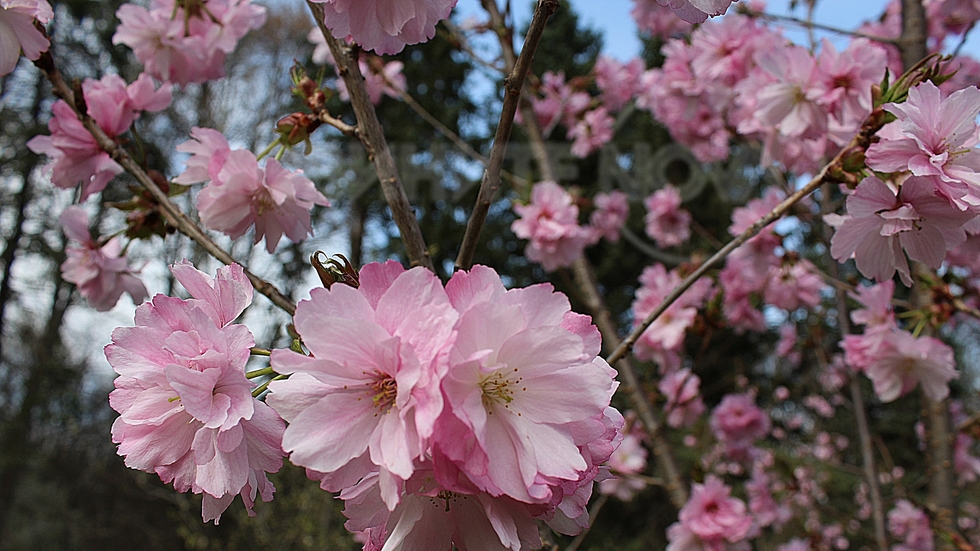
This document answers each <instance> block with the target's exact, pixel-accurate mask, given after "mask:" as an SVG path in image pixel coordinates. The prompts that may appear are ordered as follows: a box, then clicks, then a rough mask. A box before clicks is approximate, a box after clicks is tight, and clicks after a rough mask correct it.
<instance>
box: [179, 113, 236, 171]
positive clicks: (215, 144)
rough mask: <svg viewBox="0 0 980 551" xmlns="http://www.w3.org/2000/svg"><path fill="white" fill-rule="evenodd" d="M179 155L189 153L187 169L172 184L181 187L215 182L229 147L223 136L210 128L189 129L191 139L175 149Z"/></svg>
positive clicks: (229, 149) (229, 151)
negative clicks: (180, 185) (209, 181)
mask: <svg viewBox="0 0 980 551" xmlns="http://www.w3.org/2000/svg"><path fill="white" fill-rule="evenodd" d="M176 149H177V151H180V152H181V153H190V154H191V156H190V158H189V159H187V161H186V165H187V167H186V168H185V169H184V171H183V172H181V173H180V175H179V176H177V177H176V178H174V182H176V183H178V184H182V185H190V184H199V183H201V182H207V181H208V180H212V181H217V180H218V175H219V174H220V173H221V169H222V168H224V166H225V161H227V160H228V155H229V154H230V153H231V146H230V145H229V144H228V140H227V138H225V136H224V134H222V133H221V132H218V131H217V130H213V129H211V128H198V127H196V126H195V127H193V128H191V139H190V140H187V141H186V142H184V143H181V144H179V145H178V146H177V147H176Z"/></svg>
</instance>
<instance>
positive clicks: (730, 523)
mask: <svg viewBox="0 0 980 551" xmlns="http://www.w3.org/2000/svg"><path fill="white" fill-rule="evenodd" d="M731 492H732V490H731V488H729V487H728V486H726V485H725V483H724V482H723V481H722V480H721V479H720V478H718V477H716V476H713V475H712V476H708V478H706V479H705V481H704V483H703V484H694V485H693V487H692V489H691V498H690V500H688V502H687V503H686V504H685V505H684V507H683V508H681V511H680V514H679V519H678V522H675V523H674V524H671V525H670V527H668V528H667V540H668V541H669V544H668V545H667V551H728V550H732V551H734V550H735V549H743V547H742V546H741V545H738V544H741V543H743V542H744V541H745V539H746V537H747V536H748V534H749V530H750V529H751V528H752V517H751V516H750V515H749V512H748V508H747V507H746V506H745V502H744V501H742V500H741V499H738V498H736V497H731ZM744 548H745V549H747V547H744Z"/></svg>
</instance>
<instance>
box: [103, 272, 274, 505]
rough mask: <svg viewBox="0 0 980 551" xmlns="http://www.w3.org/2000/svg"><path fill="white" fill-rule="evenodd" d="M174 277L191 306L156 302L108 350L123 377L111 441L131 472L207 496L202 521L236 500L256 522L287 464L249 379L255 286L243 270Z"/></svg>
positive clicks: (165, 299)
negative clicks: (246, 321) (242, 319)
mask: <svg viewBox="0 0 980 551" xmlns="http://www.w3.org/2000/svg"><path fill="white" fill-rule="evenodd" d="M171 270H172V271H173V274H174V277H176V278H177V281H179V282H180V283H181V284H182V285H183V286H184V288H186V289H187V291H188V292H189V293H190V294H191V296H192V297H193V298H192V299H189V300H185V299H179V298H174V297H169V296H166V295H156V296H155V297H153V300H152V301H150V302H146V303H143V304H142V305H141V306H140V307H139V308H137V309H136V326H135V327H120V328H117V329H116V330H115V331H113V333H112V343H111V344H109V345H108V346H106V348H105V354H106V358H107V359H108V360H109V365H111V366H112V368H113V369H114V370H115V371H116V373H117V374H118V375H119V377H117V378H116V380H115V387H116V388H115V390H113V391H112V393H111V394H110V395H109V405H111V406H112V408H113V409H114V410H116V411H117V412H118V413H119V414H120V416H119V417H118V418H117V419H116V421H115V422H114V423H113V425H112V440H113V442H115V443H117V444H119V449H118V451H119V454H120V455H123V456H125V457H126V465H127V466H128V467H131V468H134V469H139V470H143V471H147V472H153V473H156V474H158V475H159V476H160V478H161V479H162V480H163V481H164V482H166V483H171V482H172V483H173V485H174V488H175V489H176V490H177V491H179V492H186V491H188V490H190V491H192V492H193V493H195V494H203V495H204V501H203V505H202V507H203V510H202V512H203V517H204V520H205V521H209V520H215V522H217V521H218V519H219V518H220V517H221V513H222V512H223V511H224V510H225V509H227V508H228V506H229V505H230V504H231V502H232V500H234V498H235V496H236V495H240V496H241V497H242V501H243V502H244V504H245V507H246V509H247V510H248V512H249V514H254V513H253V512H252V506H253V504H254V502H255V497H256V495H257V494H258V495H261V497H262V499H263V500H264V501H269V500H271V499H272V494H273V492H274V491H275V488H274V487H273V485H272V483H271V482H269V479H268V477H267V476H266V473H270V472H276V471H278V470H279V468H280V467H281V466H282V457H283V453H282V450H281V445H280V443H281V442H282V433H283V429H284V424H283V422H282V419H280V418H279V416H278V415H277V414H276V413H275V412H274V411H273V410H272V409H271V408H270V407H269V406H267V405H266V404H265V403H263V402H261V401H259V400H256V399H255V398H253V396H252V390H253V389H254V388H255V384H254V383H252V382H251V381H250V380H249V379H248V378H247V377H246V375H245V364H246V362H247V361H248V358H249V355H250V348H251V346H252V345H253V344H254V339H253V337H252V333H251V332H250V331H249V330H248V328H247V327H245V326H244V325H240V324H236V323H234V320H235V318H237V317H238V316H239V314H241V313H242V311H244V309H245V308H246V307H248V305H249V304H251V302H252V284H251V283H250V282H249V281H248V279H247V278H246V277H245V274H244V272H243V270H242V268H241V266H238V265H231V266H227V267H224V268H219V269H218V273H217V275H216V276H215V277H214V278H211V277H210V276H208V275H207V274H204V273H202V272H200V271H198V270H196V269H195V268H194V267H193V266H191V265H190V263H187V262H181V263H178V264H175V265H174V266H173V267H172V268H171Z"/></svg>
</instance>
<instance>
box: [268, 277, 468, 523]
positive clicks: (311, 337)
mask: <svg viewBox="0 0 980 551" xmlns="http://www.w3.org/2000/svg"><path fill="white" fill-rule="evenodd" d="M458 317H459V314H458V313H457V312H456V310H454V309H453V306H452V305H451V304H450V302H449V297H448V296H447V295H446V292H445V290H443V287H442V284H441V283H440V282H439V279H438V278H437V277H436V276H435V275H434V274H433V273H432V272H430V271H428V270H425V269H424V268H416V269H414V270H409V271H405V270H404V268H402V267H401V265H399V264H398V263H396V262H393V261H389V262H387V263H385V264H369V265H367V266H365V267H364V268H363V269H362V270H361V274H360V287H358V288H357V289H355V288H353V287H349V286H347V285H334V286H332V287H331V288H330V289H323V288H321V289H314V290H313V292H312V294H311V297H310V300H307V301H302V302H300V303H299V305H298V306H297V309H296V315H295V317H294V320H295V326H296V330H297V332H298V333H299V334H300V335H301V336H302V338H303V342H304V344H305V345H306V346H307V347H308V348H309V349H310V352H311V353H312V356H304V355H301V354H297V353H295V352H292V351H289V350H276V351H274V352H273V354H272V366H273V367H274V368H275V369H276V371H277V372H279V373H288V374H291V375H292V376H291V377H290V378H289V379H287V380H284V381H274V382H273V383H272V384H270V385H269V388H270V390H271V391H272V393H271V394H270V395H269V397H268V398H267V401H268V403H269V404H270V405H271V406H273V407H274V408H275V409H276V411H278V412H279V413H280V415H282V416H283V417H284V418H285V419H286V420H287V421H289V427H288V428H287V429H286V433H285V435H284V438H283V442H282V447H283V449H284V450H286V451H287V452H289V453H290V458H291V460H292V461H293V463H295V464H297V465H300V466H303V467H307V468H309V469H312V470H314V471H318V472H320V473H325V474H331V473H338V472H339V471H341V469H342V468H344V467H345V466H347V465H348V463H350V462H351V461H352V460H357V459H359V458H362V456H366V457H364V458H363V459H361V461H360V465H362V466H364V467H366V468H368V469H372V468H373V469H376V470H377V471H378V477H379V484H380V490H381V492H382V496H383V498H384V502H385V503H386V504H387V506H388V509H389V510H393V509H394V507H395V506H396V505H397V504H398V503H399V500H400V498H401V486H402V485H403V484H404V482H405V481H406V480H408V479H409V478H411V476H412V473H413V472H414V471H415V460H416V459H417V458H419V457H420V456H421V454H422V453H423V452H424V451H425V450H426V448H427V446H426V441H427V439H428V438H429V437H431V436H432V433H433V430H434V424H435V420H436V418H437V417H438V416H439V414H440V413H441V412H442V405H443V399H442V394H441V392H440V390H439V382H440V381H441V379H442V378H443V377H444V376H445V374H446V372H447V370H448V369H449V365H448V358H447V354H448V352H449V347H450V346H451V345H452V342H453V341H452V337H453V326H454V324H455V322H456V320H457V318H458ZM367 460H369V461H367ZM358 468H359V469H360V467H358ZM368 474H369V472H368V471H367V470H362V472H358V473H355V474H352V475H351V476H352V480H353V481H354V482H356V481H357V479H359V478H361V477H364V476H367V475H368Z"/></svg>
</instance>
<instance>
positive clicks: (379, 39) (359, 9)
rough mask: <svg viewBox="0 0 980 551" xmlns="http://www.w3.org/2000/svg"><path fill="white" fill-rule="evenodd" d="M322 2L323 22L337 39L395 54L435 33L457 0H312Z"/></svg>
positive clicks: (383, 52) (376, 51) (368, 48)
mask: <svg viewBox="0 0 980 551" xmlns="http://www.w3.org/2000/svg"><path fill="white" fill-rule="evenodd" d="M316 1H317V3H320V4H325V5H324V7H323V12H324V14H323V23H324V24H325V25H326V26H327V28H328V29H330V30H331V31H332V32H333V35H334V36H335V37H337V38H340V39H347V38H349V39H351V40H353V41H354V42H356V43H358V44H359V45H360V46H361V47H363V48H364V49H365V50H374V52H375V53H377V54H382V55H383V54H397V53H398V52H400V51H402V49H404V48H405V45H406V44H418V43H419V42H425V41H427V40H429V39H430V38H432V37H433V36H435V33H436V23H438V22H439V21H442V20H443V19H446V18H447V17H449V12H451V11H452V9H453V7H455V6H456V1H457V0H316Z"/></svg>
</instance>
